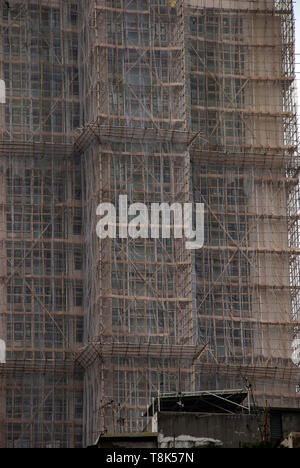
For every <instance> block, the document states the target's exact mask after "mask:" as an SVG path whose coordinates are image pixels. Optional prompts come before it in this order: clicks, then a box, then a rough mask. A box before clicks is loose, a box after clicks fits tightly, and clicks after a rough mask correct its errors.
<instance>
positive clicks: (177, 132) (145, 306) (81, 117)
mask: <svg viewBox="0 0 300 468" xmlns="http://www.w3.org/2000/svg"><path fill="white" fill-rule="evenodd" d="M0 27H1V35H0V79H2V80H4V81H5V85H6V102H5V104H0V121H1V125H0V130H1V137H2V139H1V145H0V152H1V157H0V179H1V185H0V301H1V303H0V304H1V305H0V339H1V340H2V343H3V342H4V343H5V345H6V359H5V361H6V362H5V363H3V364H0V446H2V447H22V448H23V447H81V446H86V445H88V444H92V443H94V442H95V440H96V439H97V437H98V436H99V434H100V433H101V432H116V431H117V432H125V431H126V432H137V431H140V430H141V429H142V428H143V427H144V426H145V425H146V420H145V417H143V414H144V413H145V409H146V407H147V406H148V405H149V403H150V402H151V401H152V398H153V397H156V396H157V395H158V394H161V393H176V392H197V391H204V390H226V389H234V388H241V387H243V386H245V385H249V384H251V389H252V393H253V399H254V401H255V402H256V403H257V404H260V405H265V403H266V401H267V402H268V404H270V405H272V406H289V407H299V406H300V372H299V362H300V356H299V347H300V346H299V343H300V332H299V328H298V327H299V319H300V316H299V313H300V309H299V306H300V297H299V292H300V291H299V286H300V268H299V265H300V264H299V254H300V246H299V235H300V230H299V216H300V210H299V201H300V193H299V172H300V160H299V154H298V138H297V115H296V105H295V101H294V99H295V64H294V16H293V2H292V0H252V1H251V0H184V1H183V0H177V1H175V0H151V1H150V0H84V1H81V0H78V1H76V0H47V1H46V0H23V1H20V0H9V1H8V2H6V1H1V3H0ZM119 195H127V196H128V202H129V203H130V204H131V203H144V204H145V205H147V206H150V204H151V203H169V204H173V203H188V202H193V203H203V204H204V208H205V242H204V246H203V248H202V249H198V250H187V249H186V246H185V239H178V238H176V236H175V235H174V232H173V230H172V235H171V237H170V239H163V238H162V237H161V238H159V239H152V238H149V239H144V238H138V239H132V238H131V239H121V238H116V239H109V238H107V239H102V240H101V239H99V238H98V236H97V234H96V224H97V221H98V217H97V216H96V210H97V206H98V205H99V204H100V203H102V202H110V203H114V204H116V205H117V202H118V198H119ZM3 361H4V360H3Z"/></svg>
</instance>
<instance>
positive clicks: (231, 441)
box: [158, 412, 261, 448]
mask: <svg viewBox="0 0 300 468" xmlns="http://www.w3.org/2000/svg"><path fill="white" fill-rule="evenodd" d="M158 432H159V438H162V436H163V437H176V436H180V435H190V436H193V437H203V438H213V439H216V440H220V441H221V442H223V448H239V447H240V446H241V444H243V443H255V442H260V441H261V437H260V432H259V419H258V417H257V416H255V415H246V414H245V415H241V414H239V415H235V414H228V415H227V414H203V413H171V412H168V413H159V414H158Z"/></svg>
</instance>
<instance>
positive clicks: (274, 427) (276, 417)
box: [270, 413, 283, 440]
mask: <svg viewBox="0 0 300 468" xmlns="http://www.w3.org/2000/svg"><path fill="white" fill-rule="evenodd" d="M270 429H271V439H272V440H281V439H282V438H283V435H282V418H281V413H271V415H270Z"/></svg>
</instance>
